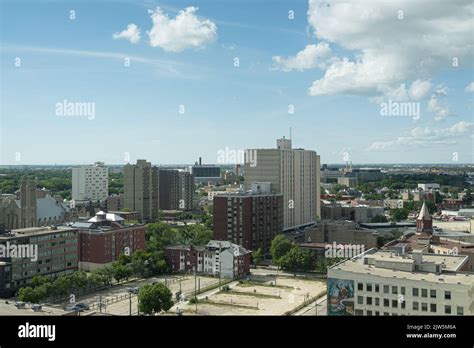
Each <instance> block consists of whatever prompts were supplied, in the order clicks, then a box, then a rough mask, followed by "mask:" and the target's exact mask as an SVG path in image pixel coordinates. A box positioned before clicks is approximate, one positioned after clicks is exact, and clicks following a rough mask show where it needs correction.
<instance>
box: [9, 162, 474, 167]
mask: <svg viewBox="0 0 474 348" xmlns="http://www.w3.org/2000/svg"><path fill="white" fill-rule="evenodd" d="M96 162H103V161H95V162H91V163H76V164H72V163H66V164H62V163H54V164H0V168H4V167H75V166H85V165H93V164H94V163H96ZM103 163H104V162H103ZM127 164H133V162H130V163H123V164H116V163H114V164H105V166H107V167H123V166H125V165H127ZM152 164H153V165H157V166H167V167H172V166H193V165H196V163H153V162H152ZM239 164H240V165H241V166H243V165H244V163H202V165H204V166H206V165H210V166H218V167H230V166H235V165H239ZM322 165H326V166H328V167H330V166H338V167H349V166H352V167H361V166H423V167H426V166H450V167H455V166H473V167H474V163H469V162H459V163H429V162H427V163H421V162H411V163H410V162H405V163H400V162H398V163H397V162H394V163H386V162H385V163H376V162H367V163H363V162H361V163H351V165H347V164H346V163H322V164H321V166H322Z"/></svg>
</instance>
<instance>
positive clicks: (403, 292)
mask: <svg viewBox="0 0 474 348" xmlns="http://www.w3.org/2000/svg"><path fill="white" fill-rule="evenodd" d="M400 293H401V294H402V295H405V287H404V286H402V287H401V288H400Z"/></svg>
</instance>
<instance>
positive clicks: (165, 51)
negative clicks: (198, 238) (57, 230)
mask: <svg viewBox="0 0 474 348" xmlns="http://www.w3.org/2000/svg"><path fill="white" fill-rule="evenodd" d="M0 4H1V8H0V9H1V17H0V22H1V33H0V38H1V49H0V57H1V61H0V73H1V85H0V93H1V94H0V98H1V117H0V128H1V133H0V164H6V165H15V164H16V165H22V164H87V163H93V162H95V161H103V162H105V163H107V164H124V163H127V162H135V160H136V159H139V158H143V159H147V160H149V161H151V162H153V163H155V164H178V163H194V162H195V161H196V160H197V159H198V157H202V158H203V162H204V163H217V162H218V159H219V161H220V162H226V161H227V162H229V163H225V164H230V162H231V161H232V160H233V157H231V156H229V158H224V159H222V156H219V154H222V152H223V151H227V153H232V151H238V150H243V149H248V148H273V147H275V146H276V139H277V138H280V137H282V136H286V137H287V138H288V137H289V136H290V128H291V136H292V142H293V147H298V148H305V149H309V150H315V151H317V152H318V154H320V155H321V163H332V164H343V163H344V162H347V161H351V162H352V163H353V164H358V163H374V164H375V163H450V164H455V163H473V162H474V136H473V133H474V132H473V130H474V82H473V81H474V24H473V23H474V21H473V15H474V3H473V2H472V1H464V0H453V1H439V0H430V1H427V0H419V1H371V0H366V1H358V0H353V1H313V0H310V1H303V0H291V1H290V0H285V1H284V0H272V1H269V0H226V1H218V0H200V1H180V0H172V1H171V0H167V1H154V0H142V1H141V0H135V1H132V0H130V1H128V0H110V1H106V0H102V1H89V0H82V1H60V0H57V1H54V0H50V1H47V0H36V1H23V0H15V1H13V0H0Z"/></svg>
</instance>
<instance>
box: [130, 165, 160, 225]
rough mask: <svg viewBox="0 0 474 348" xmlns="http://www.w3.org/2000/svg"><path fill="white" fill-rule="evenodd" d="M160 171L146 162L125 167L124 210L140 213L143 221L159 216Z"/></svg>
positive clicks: (155, 218)
mask: <svg viewBox="0 0 474 348" xmlns="http://www.w3.org/2000/svg"><path fill="white" fill-rule="evenodd" d="M159 182H160V180H159V170H158V167H156V166H152V165H151V163H150V162H147V161H146V160H137V164H127V165H126V166H124V167H123V186H124V208H128V209H131V210H132V211H137V212H138V217H139V219H140V220H141V221H153V220H157V219H158V216H159V206H160V200H159V194H158V191H159Z"/></svg>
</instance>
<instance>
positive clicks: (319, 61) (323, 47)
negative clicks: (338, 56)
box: [272, 42, 331, 71]
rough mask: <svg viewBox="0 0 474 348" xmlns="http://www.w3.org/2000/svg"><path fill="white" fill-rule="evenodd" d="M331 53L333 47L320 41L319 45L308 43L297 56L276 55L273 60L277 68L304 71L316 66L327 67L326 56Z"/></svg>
mask: <svg viewBox="0 0 474 348" xmlns="http://www.w3.org/2000/svg"><path fill="white" fill-rule="evenodd" d="M330 54H331V49H330V48H329V45H328V44H327V43H326V42H320V43H318V44H317V45H307V46H306V47H305V48H304V49H303V50H301V51H299V52H298V53H297V54H296V56H293V57H288V58H283V57H281V56H274V57H273V58H272V59H273V62H274V63H275V69H279V70H283V71H292V70H297V71H303V70H308V69H314V68H320V69H322V68H325V67H326V62H325V60H326V58H328V57H329V56H330Z"/></svg>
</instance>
